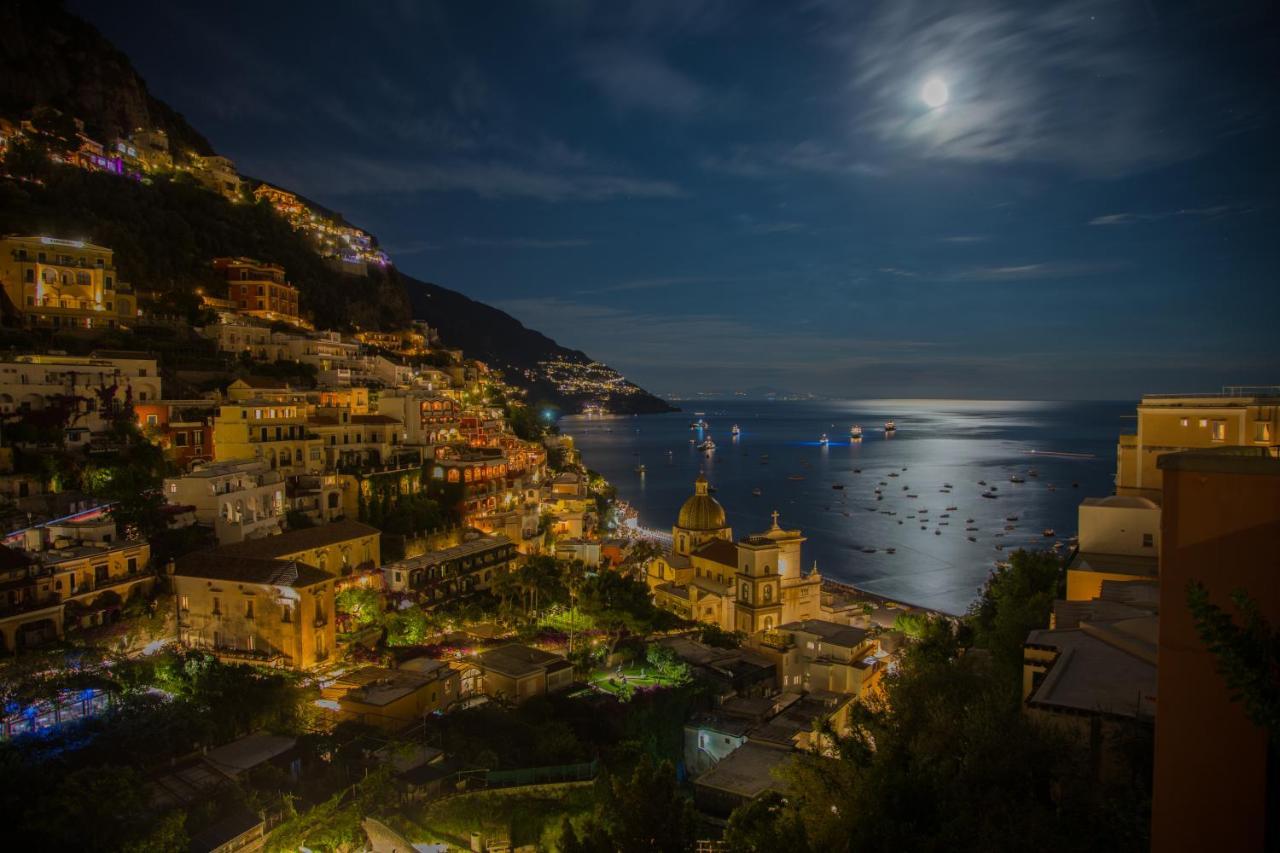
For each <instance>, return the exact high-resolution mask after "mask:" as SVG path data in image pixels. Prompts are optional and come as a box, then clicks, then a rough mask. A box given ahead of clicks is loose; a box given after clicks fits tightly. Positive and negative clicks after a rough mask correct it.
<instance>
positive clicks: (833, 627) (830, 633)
mask: <svg viewBox="0 0 1280 853" xmlns="http://www.w3.org/2000/svg"><path fill="white" fill-rule="evenodd" d="M778 630H779V631H791V632H792V633H794V632H796V631H802V632H804V633H806V634H815V635H817V636H818V637H820V638H821V639H822V642H824V643H830V644H831V645H833V646H844V647H845V648H850V649H854V648H857V647H858V646H860V645H862V644H863V643H864V642H866V639H867V632H866V631H865V630H864V629H862V628H855V627H853V626H852V625H841V624H840V623H839V622H828V621H826V620H825V619H804V620H802V621H800V622H788V623H787V624H785V625H780V626H778Z"/></svg>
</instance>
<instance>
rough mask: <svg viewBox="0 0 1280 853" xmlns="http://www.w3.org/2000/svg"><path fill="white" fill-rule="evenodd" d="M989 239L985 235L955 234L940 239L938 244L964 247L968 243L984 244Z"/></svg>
mask: <svg viewBox="0 0 1280 853" xmlns="http://www.w3.org/2000/svg"><path fill="white" fill-rule="evenodd" d="M990 239H991V238H990V237H988V236H987V235H986V234H955V235H952V236H950V237H940V238H939V242H941V243H951V244H954V245H966V244H969V243H985V242H987V241H988V240H990Z"/></svg>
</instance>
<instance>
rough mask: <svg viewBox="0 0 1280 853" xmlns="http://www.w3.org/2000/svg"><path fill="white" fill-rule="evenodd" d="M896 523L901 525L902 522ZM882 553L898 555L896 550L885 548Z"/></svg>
mask: <svg viewBox="0 0 1280 853" xmlns="http://www.w3.org/2000/svg"><path fill="white" fill-rule="evenodd" d="M898 523H899V524H901V523H902V522H901V521H899V522H898ZM884 552H885V553H886V554H896V553H898V549H897V548H885V549H884Z"/></svg>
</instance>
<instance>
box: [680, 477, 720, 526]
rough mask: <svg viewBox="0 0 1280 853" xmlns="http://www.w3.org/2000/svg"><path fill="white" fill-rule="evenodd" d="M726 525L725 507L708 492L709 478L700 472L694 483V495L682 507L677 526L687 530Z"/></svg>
mask: <svg viewBox="0 0 1280 853" xmlns="http://www.w3.org/2000/svg"><path fill="white" fill-rule="evenodd" d="M724 525H725V520H724V507H722V506H720V502H719V501H718V500H716V499H715V498H713V497H711V495H709V494H707V478H706V477H704V476H703V475H701V474H699V475H698V479H697V480H695V481H694V483H693V497H691V498H689V499H688V500H687V501H685V502H684V506H682V507H680V515H679V517H678V518H677V519H676V526H677V527H682V528H684V529H685V530H719V529H721V528H722V527H724Z"/></svg>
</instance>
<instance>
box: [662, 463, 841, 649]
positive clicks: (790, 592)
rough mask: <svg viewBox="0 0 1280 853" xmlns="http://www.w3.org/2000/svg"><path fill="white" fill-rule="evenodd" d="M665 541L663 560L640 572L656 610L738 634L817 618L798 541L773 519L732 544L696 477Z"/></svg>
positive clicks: (817, 581)
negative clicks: (644, 573) (667, 542)
mask: <svg viewBox="0 0 1280 853" xmlns="http://www.w3.org/2000/svg"><path fill="white" fill-rule="evenodd" d="M671 538H672V548H671V553H669V554H664V555H662V556H660V557H655V558H654V559H653V560H652V561H651V562H650V563H649V566H648V569H647V581H648V584H649V589H650V590H651V591H652V593H653V597H654V601H655V602H656V603H657V604H658V606H660V607H663V608H666V609H667V610H671V611H673V612H675V613H677V614H679V615H681V616H683V617H685V618H687V619H694V620H697V621H699V622H706V623H708V624H711V625H715V626H717V627H719V628H721V629H723V630H725V631H741V632H743V633H745V634H755V633H757V632H759V631H772V630H774V629H776V628H778V627H780V626H782V625H784V624H787V623H790V622H796V621H799V620H803V619H814V618H817V617H818V616H819V614H820V610H821V602H822V577H821V576H820V575H819V574H818V570H817V567H816V566H815V567H814V568H813V570H812V571H810V572H808V573H806V572H805V571H804V568H803V565H804V564H803V562H802V561H801V555H800V548H801V545H802V544H803V543H804V541H805V537H804V536H803V535H802V534H801V532H800V531H799V530H787V529H785V528H783V527H782V526H781V525H779V523H778V513H776V512H775V513H773V525H772V526H771V527H770V528H769V529H768V530H766V531H764V532H763V533H757V534H753V535H750V536H747V537H745V538H743V539H740V540H737V541H734V538H733V530H732V529H731V528H730V527H729V525H728V522H727V520H726V518H725V512H724V507H722V506H721V505H720V502H719V501H717V500H716V499H715V498H714V497H712V496H711V494H710V492H709V489H708V484H707V479H706V477H704V476H702V475H701V474H699V475H698V479H697V480H696V481H695V482H694V486H693V495H692V496H691V497H690V498H689V499H688V500H687V501H685V502H684V506H682V507H681V508H680V513H679V515H678V516H677V518H676V523H675V526H673V527H672V528H671Z"/></svg>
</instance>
